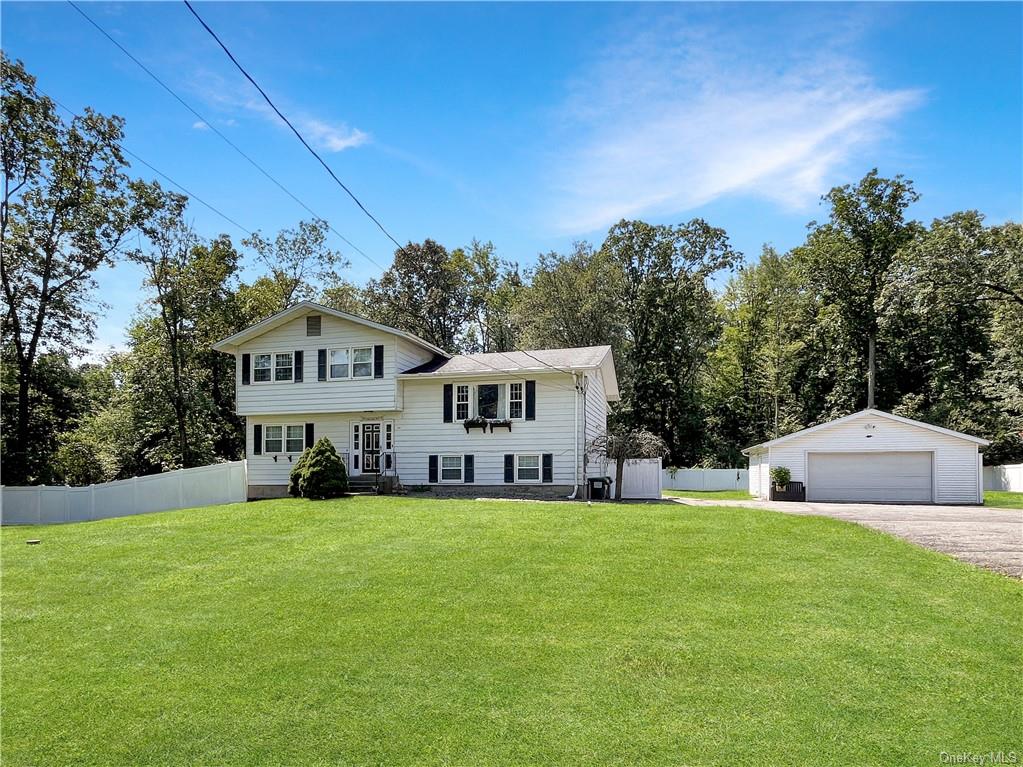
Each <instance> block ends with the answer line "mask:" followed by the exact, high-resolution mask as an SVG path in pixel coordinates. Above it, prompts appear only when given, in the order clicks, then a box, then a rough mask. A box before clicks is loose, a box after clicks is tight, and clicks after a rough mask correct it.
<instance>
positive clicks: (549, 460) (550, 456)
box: [543, 453, 554, 482]
mask: <svg viewBox="0 0 1023 767" xmlns="http://www.w3.org/2000/svg"><path fill="white" fill-rule="evenodd" d="M543 481H544V482H553V481H554V453H544V454H543Z"/></svg>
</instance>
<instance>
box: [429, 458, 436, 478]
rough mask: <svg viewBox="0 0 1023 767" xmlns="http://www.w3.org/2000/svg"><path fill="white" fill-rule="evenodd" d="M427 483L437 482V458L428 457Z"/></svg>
mask: <svg viewBox="0 0 1023 767" xmlns="http://www.w3.org/2000/svg"><path fill="white" fill-rule="evenodd" d="M428 481H429V482H436V481H437V456H435V455H431V456H430V477H429V479H428Z"/></svg>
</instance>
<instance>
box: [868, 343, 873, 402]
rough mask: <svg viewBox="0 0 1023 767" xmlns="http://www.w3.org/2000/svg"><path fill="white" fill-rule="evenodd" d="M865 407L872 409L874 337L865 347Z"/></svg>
mask: <svg viewBox="0 0 1023 767" xmlns="http://www.w3.org/2000/svg"><path fill="white" fill-rule="evenodd" d="M867 407H868V408H873V407H874V336H873V335H872V336H870V341H869V346H868V347H867Z"/></svg>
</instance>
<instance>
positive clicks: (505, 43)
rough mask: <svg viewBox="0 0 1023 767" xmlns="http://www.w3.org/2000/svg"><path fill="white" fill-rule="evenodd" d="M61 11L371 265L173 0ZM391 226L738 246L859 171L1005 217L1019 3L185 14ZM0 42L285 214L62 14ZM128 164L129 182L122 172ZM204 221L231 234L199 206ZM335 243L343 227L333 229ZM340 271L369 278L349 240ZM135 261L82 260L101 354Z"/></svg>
mask: <svg viewBox="0 0 1023 767" xmlns="http://www.w3.org/2000/svg"><path fill="white" fill-rule="evenodd" d="M83 7H84V9H85V10H86V12H87V13H89V14H90V15H91V16H92V17H93V18H94V19H95V20H96V21H97V22H98V23H99V24H100V25H102V26H103V27H104V28H106V29H107V31H108V32H110V34H112V35H113V36H115V37H116V38H117V39H118V40H119V41H120V42H121V43H122V45H124V46H125V47H126V48H127V49H128V50H130V51H131V52H132V53H134V54H135V55H136V56H137V57H138V58H139V59H141V60H142V61H143V62H145V63H146V65H147V66H149V67H150V68H151V69H153V70H154V71H155V72H156V73H157V74H158V75H159V76H160V77H161V78H163V79H164V80H165V81H166V82H167V83H168V84H170V85H171V87H172V88H174V89H175V90H177V91H178V92H179V93H180V94H181V95H182V96H183V97H184V98H185V99H186V100H187V101H189V102H190V103H192V104H193V106H195V107H196V108H197V109H198V111H199V112H200V113H202V114H203V115H204V116H206V117H208V119H209V120H210V121H211V122H213V123H214V124H215V125H216V126H217V127H218V128H219V129H220V130H221V131H223V132H224V133H226V134H227V135H228V136H230V137H231V139H232V140H233V141H234V142H235V143H237V144H238V145H239V146H241V147H242V148H243V149H244V150H245V151H246V152H248V153H249V154H251V155H252V156H254V157H256V158H257V159H258V160H259V161H260V162H261V164H263V165H264V166H265V167H267V168H268V169H269V170H270V171H271V173H273V174H274V175H275V176H276V177H277V178H279V179H280V180H281V181H282V182H283V183H284V184H285V185H286V186H288V187H289V188H290V189H291V190H292V191H294V192H295V193H296V194H297V195H298V196H299V197H301V198H302V199H303V200H304V201H305V202H306V203H308V204H309V206H310V207H311V208H312V209H313V210H315V211H316V212H317V213H319V214H320V215H321V216H323V217H325V218H327V219H328V220H329V221H330V222H331V223H332V224H333V225H334V227H335V228H337V229H338V230H339V231H341V232H342V233H344V234H345V235H346V236H347V237H348V238H349V239H351V240H352V241H353V242H355V243H356V244H357V245H358V246H359V247H360V248H361V249H362V250H364V251H365V252H366V253H368V254H369V255H370V256H372V258H373V259H374V260H375V261H378V262H380V263H383V264H388V263H389V262H390V258H391V253H392V248H390V247H388V245H389V242H388V241H387V240H386V239H385V238H384V236H383V235H382V234H381V233H380V232H379V231H378V230H376V229H375V228H374V226H373V225H372V223H371V222H369V221H368V220H367V219H365V218H364V217H363V216H362V215H361V213H360V212H359V211H358V210H357V209H356V208H355V206H354V205H353V204H352V203H351V202H350V200H349V199H348V198H347V197H345V196H344V194H343V193H342V192H341V190H340V189H338V188H337V187H336V186H334V185H333V182H331V181H330V180H329V178H328V177H327V176H326V174H325V172H324V171H323V170H322V169H321V168H319V167H318V166H317V165H316V164H315V161H314V160H313V159H312V158H311V157H310V156H309V155H307V154H305V152H304V150H303V149H302V148H301V146H300V145H299V144H298V143H297V141H296V140H295V138H294V137H293V136H292V135H291V134H290V133H288V132H287V130H286V128H284V127H283V126H282V125H281V124H280V123H279V122H278V120H277V119H276V118H275V117H274V116H273V115H271V114H269V113H268V111H267V109H266V108H265V107H264V105H263V104H262V103H261V102H260V100H259V96H258V94H257V93H256V92H255V91H254V90H253V89H252V88H251V86H249V85H248V83H246V82H245V81H244V80H243V79H242V78H241V75H240V74H239V73H237V71H236V70H234V69H233V67H232V65H231V64H230V63H229V62H228V61H227V59H226V58H225V56H224V55H223V53H222V52H221V51H220V49H219V48H217V47H215V43H214V42H213V41H212V40H211V39H210V38H209V37H208V36H207V35H206V33H205V32H204V31H203V30H202V28H201V27H199V26H198V24H197V23H196V22H195V20H194V19H193V18H192V17H191V15H190V14H189V13H188V10H187V9H186V8H185V6H184V4H183V3H175V2H169V3H86V4H85V5H84V6H83ZM197 7H198V10H199V12H200V13H201V14H203V16H204V18H205V19H206V21H207V22H208V23H209V24H210V25H211V26H212V27H213V29H214V30H216V31H217V32H218V34H220V36H221V37H222V38H223V39H224V40H225V41H226V42H227V44H228V45H229V46H230V47H231V48H232V50H233V52H234V53H235V55H236V56H238V58H239V59H240V60H241V62H242V63H243V64H244V65H246V66H247V68H248V69H249V71H250V72H251V73H252V74H253V75H254V76H255V78H256V79H257V80H258V81H259V82H260V83H261V84H262V85H263V87H264V88H265V89H266V90H267V91H268V92H269V93H270V95H271V97H272V98H274V99H275V101H276V102H277V103H278V106H280V107H281V108H282V109H283V111H284V112H285V114H288V115H289V116H291V117H293V118H294V119H295V122H296V123H297V124H298V125H299V127H300V128H301V129H302V130H303V131H304V132H305V133H306V134H307V135H308V136H309V138H310V139H311V140H312V141H313V143H314V145H315V146H316V147H317V149H319V150H320V151H321V152H322V154H323V156H324V157H325V158H326V160H327V162H328V163H330V165H331V166H332V167H333V168H334V169H335V171H336V172H337V173H338V175H339V176H340V177H341V178H342V179H343V180H344V181H345V182H346V183H347V184H348V185H349V186H350V187H351V188H352V189H353V190H354V191H355V192H356V193H357V194H358V195H359V196H360V198H361V199H362V200H363V202H365V203H366V205H367V206H368V207H369V208H370V210H371V211H373V212H374V213H375V214H376V215H377V216H378V217H379V218H380V219H381V220H382V221H383V222H384V224H385V225H386V226H387V227H388V228H389V229H390V230H391V231H392V232H393V233H394V234H395V236H396V237H398V239H399V240H402V241H406V240H422V239H424V238H426V237H432V238H434V239H436V240H438V241H440V242H442V243H444V244H445V245H447V246H449V247H455V246H459V245H465V244H467V243H469V242H470V241H471V240H472V239H473V238H479V239H482V240H491V241H493V242H494V244H495V245H496V246H497V250H498V253H499V255H501V256H502V257H503V258H507V259H510V260H515V261H518V262H519V263H520V264H522V265H524V266H528V265H529V264H531V263H532V262H533V261H534V259H535V258H536V255H537V253H539V252H541V251H548V250H565V249H567V248H569V247H570V245H571V243H572V242H573V241H574V240H579V239H587V240H590V241H592V242H594V243H599V242H600V241H601V240H602V239H603V235H604V234H605V233H606V231H607V228H608V226H609V225H610V224H612V223H613V222H615V221H616V220H618V219H620V218H622V217H637V218H644V219H646V220H648V221H654V222H663V223H677V222H681V221H685V220H688V219H689V218H692V217H694V216H701V217H703V218H706V219H707V220H708V221H710V222H711V223H712V224H714V225H716V226H721V227H724V228H725V229H726V230H727V231H728V233H729V235H730V237H731V240H732V243H733V244H734V245H735V246H736V247H737V248H738V249H740V250H741V251H743V252H744V253H745V254H746V255H747V257H748V258H750V259H755V258H756V255H757V254H758V253H759V252H760V249H761V246H762V245H763V244H764V243H772V244H773V245H775V246H776V247H778V248H779V249H787V248H790V247H792V246H793V245H796V244H798V243H799V242H801V241H802V238H803V236H804V233H805V227H806V223H807V222H808V221H810V220H812V219H814V218H818V217H821V216H822V215H823V213H822V210H821V208H820V205H819V198H820V195H821V194H823V193H824V192H826V191H827V190H828V189H829V188H830V187H831V186H833V185H835V184H840V183H845V182H848V181H854V180H856V179H858V178H860V177H861V176H862V175H863V174H864V173H865V172H866V171H867V170H869V169H870V168H871V167H874V166H877V167H878V168H879V169H880V170H881V172H882V173H883V174H895V173H904V174H906V175H907V176H909V177H910V178H912V179H913V180H914V181H915V183H916V186H917V190H918V191H919V192H920V194H921V195H922V200H921V202H920V203H919V204H918V205H917V206H915V208H914V209H913V210H912V214H913V215H914V216H915V217H916V218H919V219H921V220H925V221H929V220H930V219H931V218H933V217H935V216H941V215H945V214H948V213H951V212H953V211H956V210H961V209H969V208H975V209H978V210H980V211H981V212H983V213H984V214H985V215H987V216H988V219H989V221H991V222H1001V221H1005V220H1010V219H1011V220H1017V221H1018V220H1020V218H1021V204H1023V203H1021V195H1023V150H1021V145H1023V141H1021V126H1023V106H1021V98H1023V95H1021V94H1023V75H1021V73H1023V43H1021V35H1023V32H1021V30H1023V5H1020V4H1018V3H1014V4H1010V3H1000V4H983V3H964V4H958V3H940V4H926V3H907V4H897V5H896V4H882V3H868V4H858V5H846V4H766V3H764V4H744V3H729V4H721V5H718V4H679V5H670V4H652V5H647V4H611V3H601V4H586V3H569V4H545V3H527V4H469V3H466V4H457V3H456V4H401V3H387V4H370V3H352V4H341V3H275V4H269V3H200V4H198V6H197ZM2 22H3V26H2V42H3V47H4V49H5V50H6V51H7V53H8V54H9V55H11V56H13V57H16V58H20V59H22V60H23V61H24V63H25V65H26V66H27V68H28V69H29V71H30V72H32V73H33V74H35V75H36V76H37V77H38V79H39V87H40V89H42V90H43V91H44V92H46V93H47V94H49V95H50V96H52V97H54V98H56V99H58V100H59V101H61V102H62V103H63V104H65V105H67V106H68V107H70V108H72V109H75V110H78V109H81V108H82V107H83V106H86V105H88V106H92V107H94V108H95V109H98V110H100V111H102V112H105V113H116V114H119V115H122V116H123V117H125V118H126V120H127V139H126V142H125V144H126V146H127V147H128V148H129V149H131V150H132V151H134V152H136V153H137V154H139V155H140V156H142V157H143V158H144V159H146V160H147V161H148V162H150V163H151V164H153V165H154V166H156V167H157V168H159V169H160V170H162V171H164V172H165V173H167V174H168V175H170V176H171V177H173V178H174V179H175V180H177V181H178V182H179V183H181V184H182V185H184V186H185V187H187V188H189V189H190V190H192V191H193V192H194V193H195V194H197V195H199V196H200V197H202V198H204V199H205V200H207V201H209V202H211V203H212V204H214V205H215V206H216V207H218V208H220V209H221V210H222V211H223V212H225V213H226V214H228V215H229V216H231V217H232V218H234V219H235V220H236V221H238V222H239V223H241V224H242V225H243V226H245V227H246V228H249V229H259V230H261V231H263V232H265V233H274V232H276V231H277V230H278V229H280V228H282V227H287V226H293V225H295V224H296V223H297V221H298V220H299V219H301V218H303V217H307V214H306V213H305V211H303V210H302V209H301V208H300V207H298V205H296V204H295V203H294V202H293V201H292V200H290V199H289V198H288V197H287V196H285V195H284V193H282V192H281V191H280V190H279V189H277V188H276V187H274V186H273V185H272V184H271V183H270V182H269V181H268V180H266V179H265V178H264V177H263V176H261V175H260V174H259V173H258V172H257V171H256V170H255V169H253V168H252V167H251V166H249V165H248V164H247V163H246V162H245V161H244V160H243V159H242V158H240V157H238V156H237V155H236V154H235V153H234V152H233V150H231V149H230V148H229V147H228V146H227V145H226V144H224V143H223V142H222V141H221V140H220V139H219V138H218V137H217V136H216V135H215V134H214V133H213V132H212V131H210V130H209V129H208V128H207V127H206V126H204V125H203V124H201V123H198V122H197V121H196V119H195V117H194V116H193V115H192V114H190V113H189V112H187V111H186V110H185V109H184V108H183V107H182V106H181V105H180V104H178V103H177V102H176V101H174V100H173V98H172V97H171V96H169V95H168V94H167V93H166V92H164V91H163V90H162V89H160V88H159V86H157V85H156V84H155V83H154V82H153V81H152V80H150V79H149V78H148V76H147V75H146V74H145V73H144V72H142V71H141V70H140V69H139V68H138V67H136V65H135V64H133V63H132V62H131V61H130V60H129V59H127V58H126V57H125V56H124V55H123V54H122V53H121V52H120V51H119V50H117V49H116V48H115V47H114V46H113V45H112V44H111V43H110V42H109V41H108V40H106V39H104V38H103V37H102V36H101V35H100V34H99V33H98V32H97V31H96V30H95V29H93V28H92V27H90V26H89V25H88V23H87V22H86V21H85V20H84V19H82V18H81V17H80V16H79V15H78V14H77V13H76V12H75V11H74V9H73V8H71V7H70V6H69V5H67V4H66V3H61V2H55V3H21V2H8V3H4V4H3V6H2ZM135 170H137V171H138V172H139V175H142V176H146V177H151V176H152V174H151V173H150V172H149V171H147V170H146V169H145V168H143V167H138V168H136V169H135ZM190 216H191V217H192V220H193V221H194V224H195V226H196V228H197V230H198V231H199V232H200V233H201V234H203V235H207V236H209V235H213V234H216V233H219V232H222V231H223V232H227V233H229V234H231V235H232V237H233V238H234V239H235V240H236V241H237V240H239V239H241V237H242V236H243V235H242V234H241V233H240V232H239V231H237V230H236V229H234V228H233V227H232V226H231V225H229V224H227V223H226V222H224V221H223V220H222V219H220V218H218V217H217V216H216V215H214V214H213V213H210V212H209V211H208V210H207V209H205V208H203V207H202V206H201V205H199V204H198V203H193V204H192V205H191V206H190ZM334 242H335V244H336V245H337V246H338V247H339V248H340V249H341V250H346V248H345V247H344V246H343V243H340V242H339V241H337V240H334ZM350 259H351V262H352V267H351V269H350V270H349V274H348V276H349V277H350V278H351V279H353V280H356V281H363V280H365V279H367V278H369V277H372V276H376V275H377V274H378V273H379V269H378V268H377V267H376V266H373V265H372V264H370V263H368V262H367V261H365V260H364V259H362V258H361V257H360V256H359V255H358V254H355V253H351V254H350ZM140 284H141V275H140V273H139V272H138V271H137V270H136V269H135V268H134V267H131V266H129V265H119V266H117V267H116V268H115V269H113V270H105V271H104V272H103V273H102V274H101V275H100V287H101V291H100V297H101V298H102V300H104V301H105V302H106V303H107V304H108V305H109V306H110V310H109V311H107V312H105V313H104V316H103V317H102V319H101V320H100V322H99V326H98V330H99V335H98V338H97V342H96V344H95V347H94V348H96V349H97V350H100V349H104V348H107V347H109V346H111V345H113V346H120V345H122V344H123V329H124V327H125V325H126V323H127V322H128V321H129V319H130V318H131V316H132V314H133V313H134V312H135V311H136V309H137V307H138V305H139V301H140V300H143V296H142V294H141V293H140Z"/></svg>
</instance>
